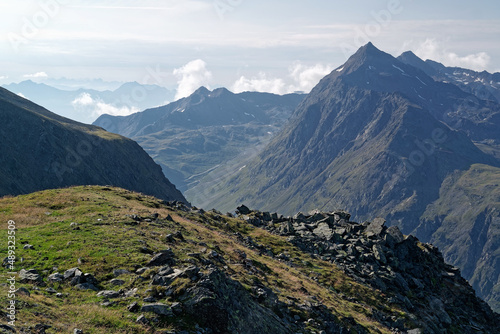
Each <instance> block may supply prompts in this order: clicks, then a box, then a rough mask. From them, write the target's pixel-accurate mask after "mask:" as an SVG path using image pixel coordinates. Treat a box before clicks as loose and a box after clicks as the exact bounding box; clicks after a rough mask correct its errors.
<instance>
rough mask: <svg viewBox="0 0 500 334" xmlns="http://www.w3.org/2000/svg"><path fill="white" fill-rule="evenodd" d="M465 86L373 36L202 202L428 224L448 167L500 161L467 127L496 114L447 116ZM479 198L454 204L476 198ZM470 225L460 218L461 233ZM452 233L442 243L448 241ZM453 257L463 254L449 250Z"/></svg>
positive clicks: (468, 248)
mask: <svg viewBox="0 0 500 334" xmlns="http://www.w3.org/2000/svg"><path fill="white" fill-rule="evenodd" d="M467 96H468V94H467V93H465V92H462V91H460V90H459V89H458V88H457V87H456V86H454V85H451V84H444V83H438V82H434V81H433V80H432V79H431V78H430V77H428V76H426V74H425V73H423V72H421V71H419V70H418V69H415V68H412V67H410V66H408V65H405V64H402V63H401V62H399V61H398V60H397V59H395V58H394V57H392V56H390V55H388V54H385V53H383V52H381V51H379V50H377V49H376V48H375V47H374V46H373V45H371V44H368V45H366V46H365V47H363V48H361V49H360V50H359V51H358V52H357V53H356V54H355V55H353V56H352V57H351V58H350V59H349V60H348V61H347V63H346V64H345V65H344V66H341V67H339V68H338V69H337V70H335V71H333V72H332V74H330V75H328V76H327V77H325V78H324V79H323V80H322V81H321V82H320V83H319V84H318V85H317V86H316V87H315V88H314V89H313V91H312V92H311V93H310V94H309V95H308V96H307V97H306V99H305V100H304V101H303V102H302V103H301V105H300V106H299V107H298V108H297V110H296V112H295V115H294V118H293V119H292V121H291V123H290V124H289V126H287V127H286V128H285V129H284V130H283V131H282V132H281V133H280V134H279V135H277V136H276V137H275V139H274V140H273V141H272V142H271V143H270V144H269V145H268V147H266V149H265V150H264V151H263V152H262V153H261V154H259V155H258V157H257V158H255V159H254V160H253V161H252V162H250V163H247V164H246V167H245V168H243V169H242V170H241V171H240V172H239V173H237V174H236V176H234V177H232V178H230V179H229V180H227V181H223V182H221V183H218V184H216V185H214V186H213V187H212V188H209V189H205V190H204V191H205V193H206V194H207V196H205V197H204V198H205V202H203V203H202V205H203V206H204V207H215V208H218V209H221V210H230V209H231V207H233V206H234V205H237V204H238V203H247V204H248V205H250V206H252V207H256V208H259V209H261V210H270V211H275V210H277V209H278V208H284V209H283V210H284V211H283V212H285V213H287V214H292V213H293V212H297V211H309V210H312V209H316V208H318V209H320V210H333V209H347V210H349V211H350V212H352V213H353V216H354V217H355V219H356V220H365V219H369V218H370V215H376V216H381V217H385V218H386V219H387V220H388V222H389V224H391V225H396V226H399V227H400V228H401V230H402V231H403V233H406V234H409V233H421V232H420V231H424V225H425V224H423V223H422V219H424V218H423V217H424V216H423V215H424V213H425V212H426V210H427V208H428V206H429V205H430V204H432V203H435V202H436V201H438V200H439V199H440V195H441V193H440V188H441V185H442V184H443V182H444V181H445V180H447V178H448V177H450V175H453V174H454V173H455V171H462V172H465V171H468V170H469V169H470V168H471V166H472V165H474V164H476V163H481V164H485V165H490V166H498V165H499V162H498V160H497V159H495V158H494V157H491V156H489V155H487V154H485V153H483V152H482V151H481V150H479V149H478V148H477V146H475V145H474V143H473V142H472V141H471V139H470V138H469V137H468V136H467V135H471V136H475V137H476V138H477V137H480V136H484V137H486V136H490V134H491V135H494V132H496V135H498V134H499V133H500V131H498V129H499V127H495V126H496V125H495V124H494V122H489V121H485V123H482V122H477V123H475V121H474V119H476V118H477V115H476V114H475V113H474V112H478V110H477V109H473V108H472V109H470V110H468V112H467V113H464V114H460V116H459V117H462V120H461V121H460V122H459V124H458V125H457V126H456V127H458V128H459V129H460V130H463V131H457V130H454V129H452V128H450V127H449V126H447V125H446V124H444V123H443V122H442V121H443V120H446V119H445V117H444V111H446V108H448V107H449V106H450V105H453V104H455V103H460V101H462V100H463V99H464V98H467ZM431 97H432V98H431ZM454 101H455V102H454ZM456 101H458V102H456ZM435 102H439V103H438V104H437V105H434V103H435ZM441 104H443V106H441ZM446 105H447V106H446ZM483 105H484V106H486V105H487V102H484V104H483ZM427 106H429V108H427ZM481 112H484V113H487V114H488V113H490V114H494V113H495V111H491V110H487V109H484V110H483V111H481ZM436 117H438V118H436ZM439 117H440V118H439ZM492 118H493V116H492ZM477 119H478V118H477ZM440 120H441V121H440ZM452 125H453V124H452ZM455 125H456V124H455ZM482 125H484V126H485V131H484V132H483V133H482V134H480V133H479V132H480V131H479V129H481V126H482ZM476 130H477V131H476ZM484 177H485V178H488V176H487V175H484ZM490 181H491V184H492V185H494V184H495V182H497V181H496V180H490ZM195 190H198V189H193V191H195ZM201 191H203V190H201ZM476 200H477V199H476V198H473V201H472V202H470V201H467V202H465V203H456V204H455V203H454V204H453V205H457V206H458V207H460V206H461V207H463V206H464V205H465V204H466V203H467V205H468V203H472V204H471V205H472V206H474V205H475V204H476V203H477V201H476ZM474 219H478V220H481V217H480V216H478V217H475V218H474ZM427 225H428V224H427ZM431 226H432V229H430V228H429V231H428V232H429V233H427V234H419V235H421V236H422V240H424V241H429V240H431V238H432V235H433V233H435V232H436V231H437V229H438V228H439V224H436V225H431ZM466 230H467V229H465V228H461V227H460V226H457V231H458V232H457V233H460V232H463V233H465V232H466ZM491 238H493V235H491V236H490V235H489V236H488V240H490V241H492V242H493V244H492V245H493V246H492V247H493V248H495V250H494V251H495V252H497V251H498V246H497V244H496V243H495V242H494V241H493V239H491ZM452 241H453V240H448V241H447V242H446V243H441V244H440V246H441V247H443V249H447V246H450V245H451V242H452ZM462 246H464V245H462ZM477 247H482V245H479V246H477ZM464 248H465V250H464V252H465V253H470V252H475V251H477V250H476V245H475V244H473V243H471V244H467V245H465V247H464ZM479 253H481V250H479ZM445 254H448V253H447V252H446V251H445ZM446 259H447V260H449V261H450V262H451V263H453V264H457V265H461V264H462V263H461V262H459V261H458V260H457V258H456V257H453V256H452V255H451V253H450V255H449V257H447V258H446ZM485 261H486V263H487V264H484V265H481V266H484V267H485V268H489V269H491V268H495V266H497V264H496V262H495V261H496V260H495V258H494V257H491V256H490V257H489V258H487V259H485ZM476 263H477V262H476ZM477 264H478V263H477ZM476 269H479V268H476V267H474V269H473V270H465V269H464V274H465V277H466V278H467V279H471V278H472V275H473V273H474V272H475V270H476ZM493 276H495V275H493ZM493 276H491V277H489V278H488V279H487V280H488V285H487V286H488V289H486V290H487V291H486V290H484V291H482V290H478V293H480V295H481V296H482V297H484V298H486V299H489V298H490V297H491V293H493V290H492V284H493V285H494V284H496V281H497V279H498V276H497V277H493ZM489 300H490V299H489ZM490 301H491V300H490ZM492 303H493V302H492ZM492 305H493V304H492Z"/></svg>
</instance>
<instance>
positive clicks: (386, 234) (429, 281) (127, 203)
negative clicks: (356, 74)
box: [0, 186, 499, 334]
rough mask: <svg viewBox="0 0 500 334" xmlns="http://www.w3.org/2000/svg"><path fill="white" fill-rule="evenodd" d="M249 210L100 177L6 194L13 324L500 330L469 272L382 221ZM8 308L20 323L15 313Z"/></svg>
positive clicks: (119, 328) (169, 329) (83, 329)
mask: <svg viewBox="0 0 500 334" xmlns="http://www.w3.org/2000/svg"><path fill="white" fill-rule="evenodd" d="M238 210H239V213H240V216H239V217H232V216H227V215H223V214H222V213H220V212H217V211H208V212H205V211H203V210H198V209H196V208H188V207H186V206H184V205H182V204H179V203H176V202H169V203H166V202H164V201H161V200H158V199H155V198H153V197H148V196H144V195H141V194H138V193H133V192H130V191H127V190H123V189H119V188H110V187H99V186H84V187H74V188H67V189H59V190H47V191H43V192H38V193H33V194H28V195H22V196H18V197H8V198H3V199H0V220H2V221H5V222H6V221H8V220H13V221H15V225H16V228H17V229H16V242H17V246H16V256H17V260H16V262H15V268H13V269H15V270H16V271H18V273H19V275H18V280H17V282H16V289H17V297H16V298H17V304H16V305H17V314H16V316H17V322H16V326H17V327H16V328H17V329H18V330H19V331H20V332H26V331H30V330H31V331H33V330H35V331H36V332H37V333H69V332H72V333H84V334H87V333H173V332H183V333H242V334H244V333H255V334H257V333H259V334H260V333H312V332H315V333H318V332H322V333H327V334H330V333H412V334H415V333H443V332H449V333H489V334H494V333H498V332H499V331H498V321H499V317H498V315H497V314H494V313H492V312H491V310H490V309H489V308H488V306H487V305H486V304H485V303H484V302H482V301H480V300H479V299H478V298H476V297H475V295H474V292H473V290H472V288H471V287H470V286H469V285H468V283H467V282H466V281H465V280H464V279H462V278H461V277H460V275H459V271H458V269H456V268H453V267H452V266H450V265H447V264H445V263H444V262H443V260H442V256H441V255H440V253H439V251H438V250H437V249H436V248H435V247H433V246H431V245H428V244H423V243H420V242H419V241H418V240H417V239H415V238H413V237H404V236H403V235H402V234H401V233H400V232H399V230H398V229H397V228H389V229H388V228H387V227H385V226H384V221H383V220H381V219H374V220H373V221H372V222H371V223H365V224H356V223H354V222H351V221H350V219H349V215H348V214H347V213H345V212H331V213H319V212H316V213H314V214H313V215H303V214H300V215H297V216H295V217H294V218H287V217H282V216H279V215H277V214H269V213H266V212H258V211H251V210H249V209H248V208H246V207H239V208H238ZM6 229H7V225H6V224H3V225H2V227H1V230H2V231H3V233H6V232H7V231H6ZM0 255H1V256H2V257H6V247H2V248H1V250H0ZM6 265H8V261H4V266H3V267H2V269H1V270H2V271H1V273H2V274H1V276H2V280H3V281H5V280H6V275H7V271H8V270H7V269H6V268H5V266H6ZM7 298H8V297H7V295H6V294H2V295H1V296H0V302H1V303H2V304H3V305H5V304H6V303H8V300H7ZM0 317H1V318H2V322H3V323H4V325H1V326H0V328H1V330H2V331H3V332H5V333H9V332H10V330H9V328H10V327H9V326H8V325H7V320H8V319H7V318H6V313H4V312H3V311H2V313H1V315H0Z"/></svg>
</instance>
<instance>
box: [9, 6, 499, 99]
mask: <svg viewBox="0 0 500 334" xmlns="http://www.w3.org/2000/svg"><path fill="white" fill-rule="evenodd" d="M0 33H1V34H2V36H3V37H2V39H1V40H0V50H1V52H0V64H1V66H0V84H6V83H10V82H19V81H22V80H26V79H33V80H36V81H38V82H47V83H50V82H56V81H55V80H56V79H59V78H62V77H65V78H71V79H78V80H85V79H97V78H101V79H103V80H105V81H121V82H126V81H138V82H141V83H150V84H159V85H162V86H165V87H168V88H171V89H178V97H181V96H185V95H186V94H189V93H190V92H191V91H192V90H194V89H195V88H197V86H199V85H206V86H208V87H209V88H210V87H211V88H214V87H219V86H225V87H228V88H229V89H232V90H233V91H242V90H261V91H271V92H276V93H286V92H290V91H295V90H303V91H308V90H309V89H311V88H312V86H314V84H316V83H317V81H318V80H319V79H320V78H321V77H322V76H324V75H325V74H327V73H329V72H330V71H331V70H332V69H333V68H335V67H337V66H339V65H341V64H342V63H343V62H345V60H346V59H347V57H348V56H349V55H350V54H352V53H353V52H354V51H355V50H356V49H357V48H358V47H359V46H361V45H363V44H365V43H366V42H368V41H372V42H373V43H374V44H375V45H376V46H377V47H379V48H380V49H382V50H384V51H386V52H389V53H391V54H393V55H395V56H397V55H399V54H400V53H401V52H403V51H406V50H413V51H414V52H416V53H417V55H419V56H421V57H423V58H424V59H425V58H432V59H434V60H437V61H440V62H443V63H444V64H446V65H455V66H463V67H469V68H474V69H476V70H488V71H490V72H493V71H500V2H499V1H498V0H488V1H481V0H478V1H474V2H472V1H465V0H438V1H436V0H433V1H428V0H419V1H417V0H413V1H411V0H389V1H387V0H386V1H378V0H360V1H356V0H354V1H349V2H348V1H332V0H329V1H327V0H322V1H320V0H308V1H305V0H286V1H284V0H277V1H271V0H267V1H263V0H182V1H177V0H141V1H139V0H103V1H102V0H101V1H94V0H37V1H33V0H22V1H21V0H18V1H11V0H9V1H7V0H0Z"/></svg>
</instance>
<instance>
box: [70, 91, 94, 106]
mask: <svg viewBox="0 0 500 334" xmlns="http://www.w3.org/2000/svg"><path fill="white" fill-rule="evenodd" d="M94 103H95V102H94V100H93V99H92V96H91V95H90V94H89V93H82V94H80V95H79V96H78V97H77V98H76V99H75V100H74V101H73V102H71V104H72V105H73V106H89V105H92V104H94Z"/></svg>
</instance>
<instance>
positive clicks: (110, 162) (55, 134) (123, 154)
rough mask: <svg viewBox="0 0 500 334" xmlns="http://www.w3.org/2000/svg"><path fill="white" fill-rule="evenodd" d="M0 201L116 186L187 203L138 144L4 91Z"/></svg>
mask: <svg viewBox="0 0 500 334" xmlns="http://www.w3.org/2000/svg"><path fill="white" fill-rule="evenodd" d="M0 124H1V125H2V126H1V127H0V152H2V153H1V154H0V196H5V195H19V194H27V193H31V192H34V191H38V190H44V189H52V188H61V187H68V186H74V185H113V186H117V187H122V188H126V189H129V190H135V191H138V192H142V193H144V194H147V195H153V196H156V197H158V198H161V199H164V200H179V201H183V202H187V201H186V199H185V198H184V196H183V195H182V194H181V193H180V192H179V191H178V190H177V189H176V188H175V186H174V185H172V184H171V183H170V182H169V181H168V180H167V179H166V178H165V176H164V175H163V173H162V170H161V168H160V166H158V165H157V164H155V163H154V161H153V160H152V159H151V157H149V156H148V155H147V153H146V152H145V151H144V150H143V149H142V148H141V147H140V146H139V145H138V144H137V143H135V142H134V141H132V140H130V139H127V138H125V137H122V136H119V135H116V134H112V133H109V132H106V131H104V130H103V129H102V128H99V127H96V126H91V125H85V124H82V123H79V122H76V121H72V120H70V119H67V118H64V117H62V116H59V115H56V114H54V113H52V112H50V111H48V110H47V109H45V108H43V107H41V106H38V105H36V104H34V103H32V102H31V101H29V100H26V99H24V98H22V97H19V96H18V95H16V94H14V93H11V92H9V91H8V90H6V89H3V88H0Z"/></svg>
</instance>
